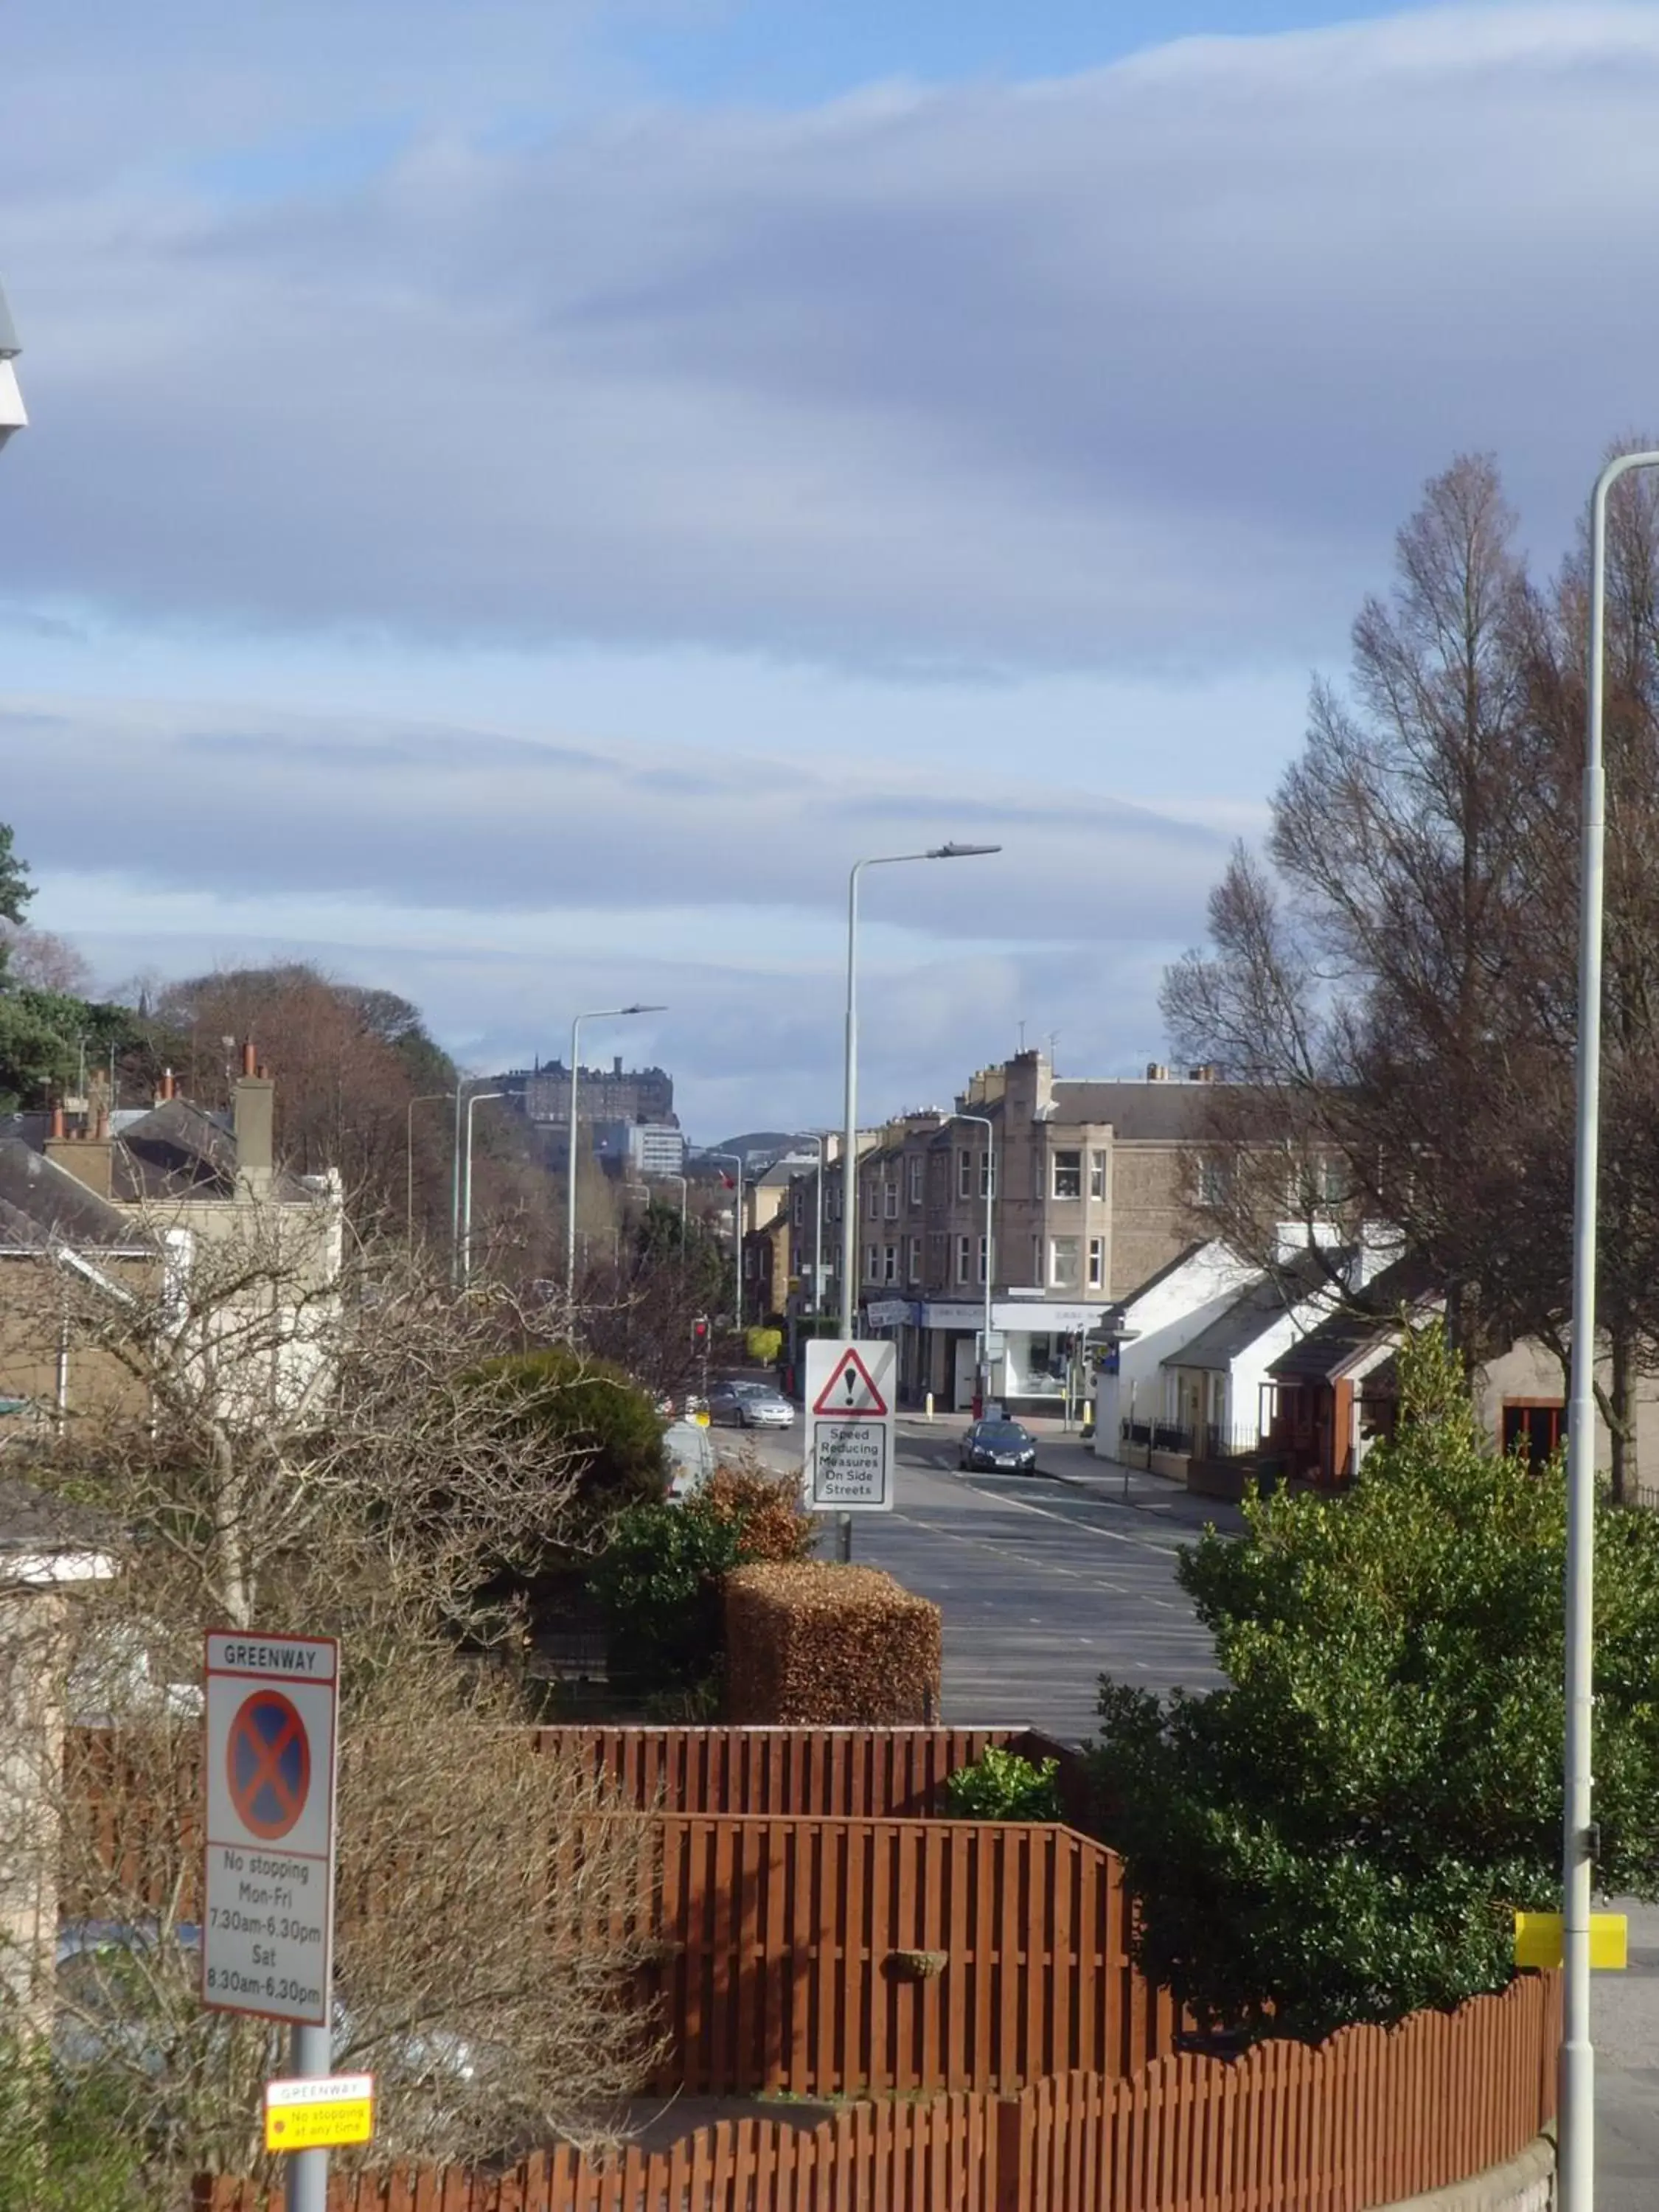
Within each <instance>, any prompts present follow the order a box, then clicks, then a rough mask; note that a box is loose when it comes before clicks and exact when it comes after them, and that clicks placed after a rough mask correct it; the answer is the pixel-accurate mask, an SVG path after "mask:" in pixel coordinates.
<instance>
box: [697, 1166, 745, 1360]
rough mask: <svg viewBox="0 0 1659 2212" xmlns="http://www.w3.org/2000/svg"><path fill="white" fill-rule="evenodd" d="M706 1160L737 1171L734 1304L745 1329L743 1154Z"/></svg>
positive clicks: (734, 1231) (733, 1273) (734, 1220)
mask: <svg viewBox="0 0 1659 2212" xmlns="http://www.w3.org/2000/svg"><path fill="white" fill-rule="evenodd" d="M703 1158H704V1159H706V1160H730V1161H731V1162H732V1165H733V1166H734V1167H735V1168H736V1169H737V1171H738V1180H737V1183H736V1185H735V1188H736V1191H737V1205H736V1207H735V1209H734V1211H733V1212H732V1285H733V1286H734V1287H733V1291H732V1304H733V1305H735V1306H736V1308H737V1310H738V1330H739V1332H741V1330H742V1328H743V1154H742V1153H741V1152H705V1153H704V1154H703Z"/></svg>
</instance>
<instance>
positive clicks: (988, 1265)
mask: <svg viewBox="0 0 1659 2212" xmlns="http://www.w3.org/2000/svg"><path fill="white" fill-rule="evenodd" d="M951 1120H952V1121H977V1122H978V1124H979V1126H980V1127H981V1129H983V1130H984V1132H985V1334H983V1336H981V1339H980V1344H979V1358H980V1369H979V1410H980V1413H981V1416H983V1414H984V1413H985V1410H986V1407H987V1405H988V1404H989V1402H990V1397H991V1277H992V1275H993V1274H994V1273H995V1269H994V1266H993V1263H992V1256H991V1255H992V1253H993V1251H994V1249H995V1248H994V1246H993V1244H992V1242H991V1233H992V1215H991V1208H992V1205H993V1203H994V1200H995V1197H996V1188H997V1153H996V1138H997V1132H996V1124H995V1122H994V1121H992V1119H991V1117H990V1115H988V1114H952V1115H951ZM1002 1387H1003V1389H1004V1390H1005V1391H1006V1389H1007V1388H1008V1378H1007V1376H1006V1375H1005V1376H1003V1378H1002Z"/></svg>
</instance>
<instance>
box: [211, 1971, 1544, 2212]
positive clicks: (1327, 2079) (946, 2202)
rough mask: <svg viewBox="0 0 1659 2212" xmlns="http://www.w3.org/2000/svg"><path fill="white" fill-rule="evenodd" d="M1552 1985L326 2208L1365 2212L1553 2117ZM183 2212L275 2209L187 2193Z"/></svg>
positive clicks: (383, 2188)
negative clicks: (1335, 2030)
mask: <svg viewBox="0 0 1659 2212" xmlns="http://www.w3.org/2000/svg"><path fill="white" fill-rule="evenodd" d="M1559 2036H1560V1991H1559V1978H1558V1977H1556V1976H1553V1975H1551V1976H1548V1977H1543V1976H1539V1975H1528V1976H1525V1977H1523V1978H1522V1979H1521V1980H1520V1981H1518V1982H1516V1983H1515V1984H1513V1985H1512V1986H1511V1987H1510V1989H1509V1990H1507V1991H1505V1993H1504V1995H1503V1996H1498V1997H1478V1998H1476V1999H1475V2000H1474V2002H1473V2003H1471V2004H1468V2005H1465V2006H1464V2007H1463V2008H1462V2010H1461V2011H1460V2012H1457V2013H1453V2014H1437V2013H1421V2014H1419V2015H1416V2016H1415V2017H1414V2018H1413V2019H1411V2020H1409V2021H1406V2022H1405V2023H1404V2024H1403V2025H1402V2026H1401V2027H1399V2028H1396V2029H1393V2030H1384V2029H1382V2028H1369V2027H1368V2028H1347V2029H1345V2030H1344V2031H1343V2032H1342V2033H1341V2034H1340V2035H1338V2036H1335V2037H1334V2038H1333V2039H1331V2041H1330V2042H1328V2043H1327V2044H1323V2045H1320V2046H1319V2047H1318V2048H1317V2049H1310V2048H1309V2047H1308V2046H1306V2045H1301V2044H1291V2043H1271V2044H1263V2045H1259V2046H1258V2047H1257V2048H1256V2049H1255V2051H1250V2052H1249V2053H1248V2054H1247V2055H1246V2056H1245V2057H1243V2058H1241V2059H1237V2060H1232V2061H1224V2060H1220V2059H1211V2058H1194V2057H1164V2058H1159V2059H1157V2060H1155V2061H1153V2062H1152V2064H1151V2065H1149V2066H1147V2067H1146V2068H1144V2069H1141V2070H1140V2071H1139V2073H1137V2074H1135V2075H1132V2076H1130V2077H1129V2078H1128V2079H1127V2080H1123V2081H1108V2080H1105V2079H1103V2078H1102V2077H1101V2076H1099V2075H1081V2074H1072V2075H1065V2076H1062V2077H1060V2079H1057V2080H1046V2081H1040V2082H1037V2083H1035V2084H1034V2085H1033V2086H1032V2087H1030V2088H1029V2089H1027V2090H1026V2091H1025V2092H1024V2094H1023V2095H1021V2096H1019V2097H1012V2098H1006V2099H997V2098H995V2097H992V2096H982V2095H973V2096H940V2097H933V2098H930V2099H929V2100H927V2102H926V2103H921V2104H907V2103H902V2102H898V2103H895V2102H890V2103H883V2104H875V2105H860V2106H855V2107H852V2108H850V2109H848V2110H845V2111H842V2112H837V2113H836V2115H835V2116H834V2117H833V2118H830V2119H829V2120H826V2121H824V2122H823V2123H822V2124H820V2125H819V2126H817V2128H814V2129H811V2130H807V2129H804V2128H794V2127H791V2126H789V2125H788V2124H787V2123H782V2122H778V2121H771V2120H728V2121H724V2122H721V2123H720V2124H717V2125H716V2126H714V2127H710V2128H704V2129H701V2130H698V2131H697V2132H696V2134H695V2135H690V2136H685V2137H684V2138H683V2139H682V2140H681V2141H680V2142H678V2143H676V2144H674V2145H673V2146H672V2147H671V2148H669V2149H667V2150H662V2151H655V2152H651V2153H648V2154H647V2153H645V2152H642V2151H639V2150H630V2151H628V2152H626V2153H624V2154H621V2155H620V2156H618V2157H616V2158H613V2159H612V2160H610V2161H609V2162H608V2163H599V2162H596V2161H593V2160H587V2159H585V2158H584V2157H582V2156H581V2155H580V2154H579V2153H577V2152H575V2151H573V2150H569V2149H560V2150H556V2151H551V2152H543V2153H541V2154H538V2156H536V2157H534V2158H532V2159H528V2160H525V2162H524V2163H523V2164H522V2165H520V2166H516V2167H514V2168H513V2170H512V2171H511V2172H508V2173H505V2174H499V2175H493V2176H491V2175H477V2174H471V2175H469V2174H465V2173H460V2172H453V2171H452V2172H429V2171H428V2172H422V2173H420V2174H418V2175H416V2174H410V2173H406V2172H393V2173H390V2174H372V2173H371V2174H363V2175H360V2176H350V2175H345V2174H337V2175H336V2176H335V2177H334V2179H333V2180H332V2182H331V2185H330V2191H329V2208H330V2212H933V2208H934V2207H936V2206H937V2207H940V2208H945V2207H949V2208H951V2212H957V2208H962V2212H1367V2208H1370V2207H1373V2206H1376V2205H1382V2204H1389V2203H1396V2202H1398V2201H1399V2200H1400V2199H1401V2198H1403V2197H1413V2196H1417V2195H1419V2194H1421V2193H1423V2192H1425V2191H1429V2190H1431V2189H1438V2188H1443V2187H1444V2186H1445V2185H1447V2184H1448V2183H1449V2182H1453V2181H1457V2180H1462V2179H1464V2178H1466V2177H1467V2176H1468V2175H1471V2174H1474V2173H1479V2172H1483V2171H1484V2170H1485V2169H1486V2167H1488V2166H1495V2165H1498V2164H1499V2163H1501V2162H1502V2161H1504V2160H1506V2159H1510V2158H1513V2157H1515V2156H1516V2155H1517V2154H1519V2153H1520V2152H1521V2151H1522V2150H1524V2149H1525V2148H1526V2147H1527V2145H1528V2143H1529V2142H1532V2141H1533V2139H1534V2137H1535V2136H1537V2135H1538V2133H1539V2132H1540V2130H1541V2129H1542V2128H1543V2127H1544V2126H1545V2124H1547V2122H1548V2121H1549V2120H1550V2119H1551V2118H1553V2113H1554V2109H1555V2098H1554V2079H1555V2074H1554V2066H1555V2055H1556V2051H1557V2048H1558V2046H1559ZM193 2212H280V2208H279V2200H278V2196H277V2193H276V2191H270V2190H268V2189H266V2188H265V2187H264V2185H262V2184H257V2183H253V2182H247V2181H235V2180H226V2179H204V2180H200V2181H198V2182H197V2185H196V2189H195V2193H194V2197H193Z"/></svg>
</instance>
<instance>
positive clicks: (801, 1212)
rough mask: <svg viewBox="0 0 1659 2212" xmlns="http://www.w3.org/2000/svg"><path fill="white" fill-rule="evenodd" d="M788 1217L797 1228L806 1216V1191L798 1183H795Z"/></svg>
mask: <svg viewBox="0 0 1659 2212" xmlns="http://www.w3.org/2000/svg"><path fill="white" fill-rule="evenodd" d="M789 1218H790V1219H791V1220H792V1221H793V1223H794V1225H795V1226H796V1228H797V1229H799V1227H800V1226H801V1225H802V1223H803V1222H804V1221H805V1218H806V1193H805V1191H804V1190H803V1189H802V1188H801V1187H800V1185H799V1183H797V1184H796V1185H795V1190H794V1204H793V1206H791V1208H790V1212H789Z"/></svg>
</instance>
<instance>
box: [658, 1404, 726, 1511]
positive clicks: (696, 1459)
mask: <svg viewBox="0 0 1659 2212" xmlns="http://www.w3.org/2000/svg"><path fill="white" fill-rule="evenodd" d="M662 1452H663V1457H664V1459H665V1460H666V1461H667V1462H668V1496H669V1499H670V1502H671V1503H676V1504H677V1503H678V1501H679V1500H681V1499H682V1498H690V1496H691V1495H692V1493H693V1492H696V1491H699V1490H701V1489H702V1486H703V1485H704V1483H705V1482H707V1481H708V1478H709V1476H710V1475H711V1474H713V1473H714V1466H715V1461H714V1438H713V1437H711V1436H710V1435H709V1433H708V1430H707V1429H706V1428H704V1427H703V1425H702V1423H701V1422H700V1421H671V1422H670V1423H669V1425H668V1426H667V1427H666V1428H665V1430H664V1431H663V1432H662Z"/></svg>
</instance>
